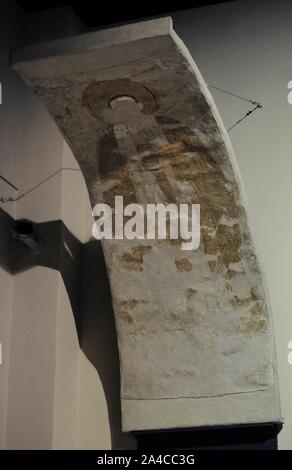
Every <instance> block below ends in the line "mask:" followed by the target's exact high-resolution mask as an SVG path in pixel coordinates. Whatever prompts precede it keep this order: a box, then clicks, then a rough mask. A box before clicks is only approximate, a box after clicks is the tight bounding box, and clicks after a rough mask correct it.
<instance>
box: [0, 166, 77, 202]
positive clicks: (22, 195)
mask: <svg viewBox="0 0 292 470" xmlns="http://www.w3.org/2000/svg"><path fill="white" fill-rule="evenodd" d="M63 170H67V171H81V170H80V168H66V167H64V168H60V169H59V170H57V171H55V172H54V173H52V174H51V175H50V176H48V177H47V178H45V179H44V180H42V181H40V183H38V184H36V185H35V186H33V187H32V188H30V189H28V190H27V191H25V192H24V193H22V194H20V195H19V196H17V197H15V198H12V197H1V198H0V202H17V201H19V200H20V199H22V198H23V197H24V196H27V195H28V194H30V193H31V192H32V191H34V190H35V189H37V188H39V187H40V186H42V185H43V184H44V183H46V182H47V181H49V180H50V179H51V178H54V176H56V175H57V174H58V173H60V172H61V171H63ZM15 189H17V188H15Z"/></svg>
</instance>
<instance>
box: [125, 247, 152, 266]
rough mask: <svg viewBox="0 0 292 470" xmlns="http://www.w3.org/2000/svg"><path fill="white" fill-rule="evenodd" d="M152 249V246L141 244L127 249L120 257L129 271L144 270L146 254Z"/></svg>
mask: <svg viewBox="0 0 292 470" xmlns="http://www.w3.org/2000/svg"><path fill="white" fill-rule="evenodd" d="M151 250H152V246H145V245H139V246H135V247H134V248H132V249H131V250H128V251H125V252H124V253H123V254H122V255H121V257H120V259H121V261H122V263H123V264H124V266H125V267H126V269H127V270H128V271H137V272H142V271H143V260H144V255H146V254H147V253H149V252H150V251H151Z"/></svg>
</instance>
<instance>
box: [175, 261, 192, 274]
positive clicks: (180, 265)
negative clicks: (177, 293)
mask: <svg viewBox="0 0 292 470" xmlns="http://www.w3.org/2000/svg"><path fill="white" fill-rule="evenodd" d="M175 266H176V270H177V271H178V272H179V273H185V272H189V271H191V270H192V269H193V265H192V263H191V262H190V261H189V260H188V259H187V258H181V259H176V260H175Z"/></svg>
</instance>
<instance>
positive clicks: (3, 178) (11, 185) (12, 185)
mask: <svg viewBox="0 0 292 470" xmlns="http://www.w3.org/2000/svg"><path fill="white" fill-rule="evenodd" d="M0 178H1V180H3V181H5V183H7V184H8V185H9V186H10V187H11V188H13V189H15V191H18V188H17V187H16V186H15V185H14V184H13V183H11V181H9V180H8V179H7V178H5V177H4V176H2V175H0Z"/></svg>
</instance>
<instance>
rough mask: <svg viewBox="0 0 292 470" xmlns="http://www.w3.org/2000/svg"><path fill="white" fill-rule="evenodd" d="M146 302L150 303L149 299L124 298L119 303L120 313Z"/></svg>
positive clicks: (127, 311)
mask: <svg viewBox="0 0 292 470" xmlns="http://www.w3.org/2000/svg"><path fill="white" fill-rule="evenodd" d="M146 303H148V301H146V300H140V299H131V300H123V301H122V302H120V304H119V308H120V313H121V314H124V313H129V311H132V310H134V309H135V308H136V307H137V305H141V304H146Z"/></svg>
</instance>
